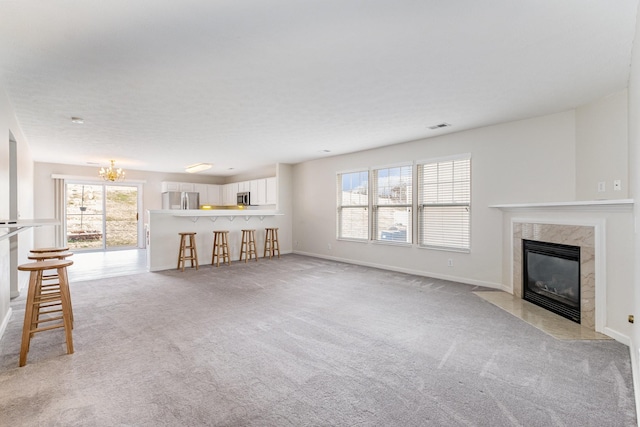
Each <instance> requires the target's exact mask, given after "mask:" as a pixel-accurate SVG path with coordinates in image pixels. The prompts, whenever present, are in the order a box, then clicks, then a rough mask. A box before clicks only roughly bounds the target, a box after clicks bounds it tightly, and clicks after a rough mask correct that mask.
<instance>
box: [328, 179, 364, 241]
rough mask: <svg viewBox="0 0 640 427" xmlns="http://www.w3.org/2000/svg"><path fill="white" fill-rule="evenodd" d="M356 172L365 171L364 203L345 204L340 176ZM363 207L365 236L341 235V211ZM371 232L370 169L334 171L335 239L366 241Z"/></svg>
mask: <svg viewBox="0 0 640 427" xmlns="http://www.w3.org/2000/svg"><path fill="white" fill-rule="evenodd" d="M356 173H360V174H361V173H366V174H367V194H366V195H367V202H366V204H357V205H345V204H343V203H342V202H343V200H342V191H343V190H342V177H343V176H344V175H349V174H356ZM363 208H364V209H365V211H366V213H367V218H366V221H365V225H366V237H364V238H358V237H344V236H343V228H344V227H343V221H342V219H343V218H344V215H343V212H344V211H345V209H346V210H349V209H363ZM370 234H371V170H370V169H369V168H366V169H362V168H361V169H352V170H348V171H341V172H337V173H336V240H346V241H351V242H368V241H369V240H370Z"/></svg>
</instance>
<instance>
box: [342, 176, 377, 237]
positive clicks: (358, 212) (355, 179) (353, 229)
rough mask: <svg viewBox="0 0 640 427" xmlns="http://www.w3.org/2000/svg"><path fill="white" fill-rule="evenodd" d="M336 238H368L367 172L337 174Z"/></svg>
mask: <svg viewBox="0 0 640 427" xmlns="http://www.w3.org/2000/svg"><path fill="white" fill-rule="evenodd" d="M337 187H338V188H337V190H338V191H337V194H338V238H339V239H357V240H367V239H368V238H369V171H358V172H350V173H341V174H338V183H337Z"/></svg>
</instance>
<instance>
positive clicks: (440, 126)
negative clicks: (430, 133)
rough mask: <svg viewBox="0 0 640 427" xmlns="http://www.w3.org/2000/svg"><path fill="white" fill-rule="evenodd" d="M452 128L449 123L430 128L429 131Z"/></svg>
mask: <svg viewBox="0 0 640 427" xmlns="http://www.w3.org/2000/svg"><path fill="white" fill-rule="evenodd" d="M449 126H451V125H450V124H449V123H444V122H443V123H438V124H437V125H433V126H429V129H432V130H436V129H440V128H448V127H449Z"/></svg>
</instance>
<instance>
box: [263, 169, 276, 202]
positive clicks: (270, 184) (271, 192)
mask: <svg viewBox="0 0 640 427" xmlns="http://www.w3.org/2000/svg"><path fill="white" fill-rule="evenodd" d="M266 188H267V191H266V193H267V194H266V200H265V204H267V205H275V204H277V203H278V185H277V180H276V177H275V176H274V177H272V178H267V179H266Z"/></svg>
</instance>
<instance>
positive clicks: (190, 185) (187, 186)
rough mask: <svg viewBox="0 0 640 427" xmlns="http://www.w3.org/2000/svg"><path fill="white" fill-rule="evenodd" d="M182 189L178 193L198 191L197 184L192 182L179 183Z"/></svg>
mask: <svg viewBox="0 0 640 427" xmlns="http://www.w3.org/2000/svg"><path fill="white" fill-rule="evenodd" d="M178 184H179V187H180V189H179V190H178V191H197V190H196V189H195V184H194V183H192V182H179V183H178Z"/></svg>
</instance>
